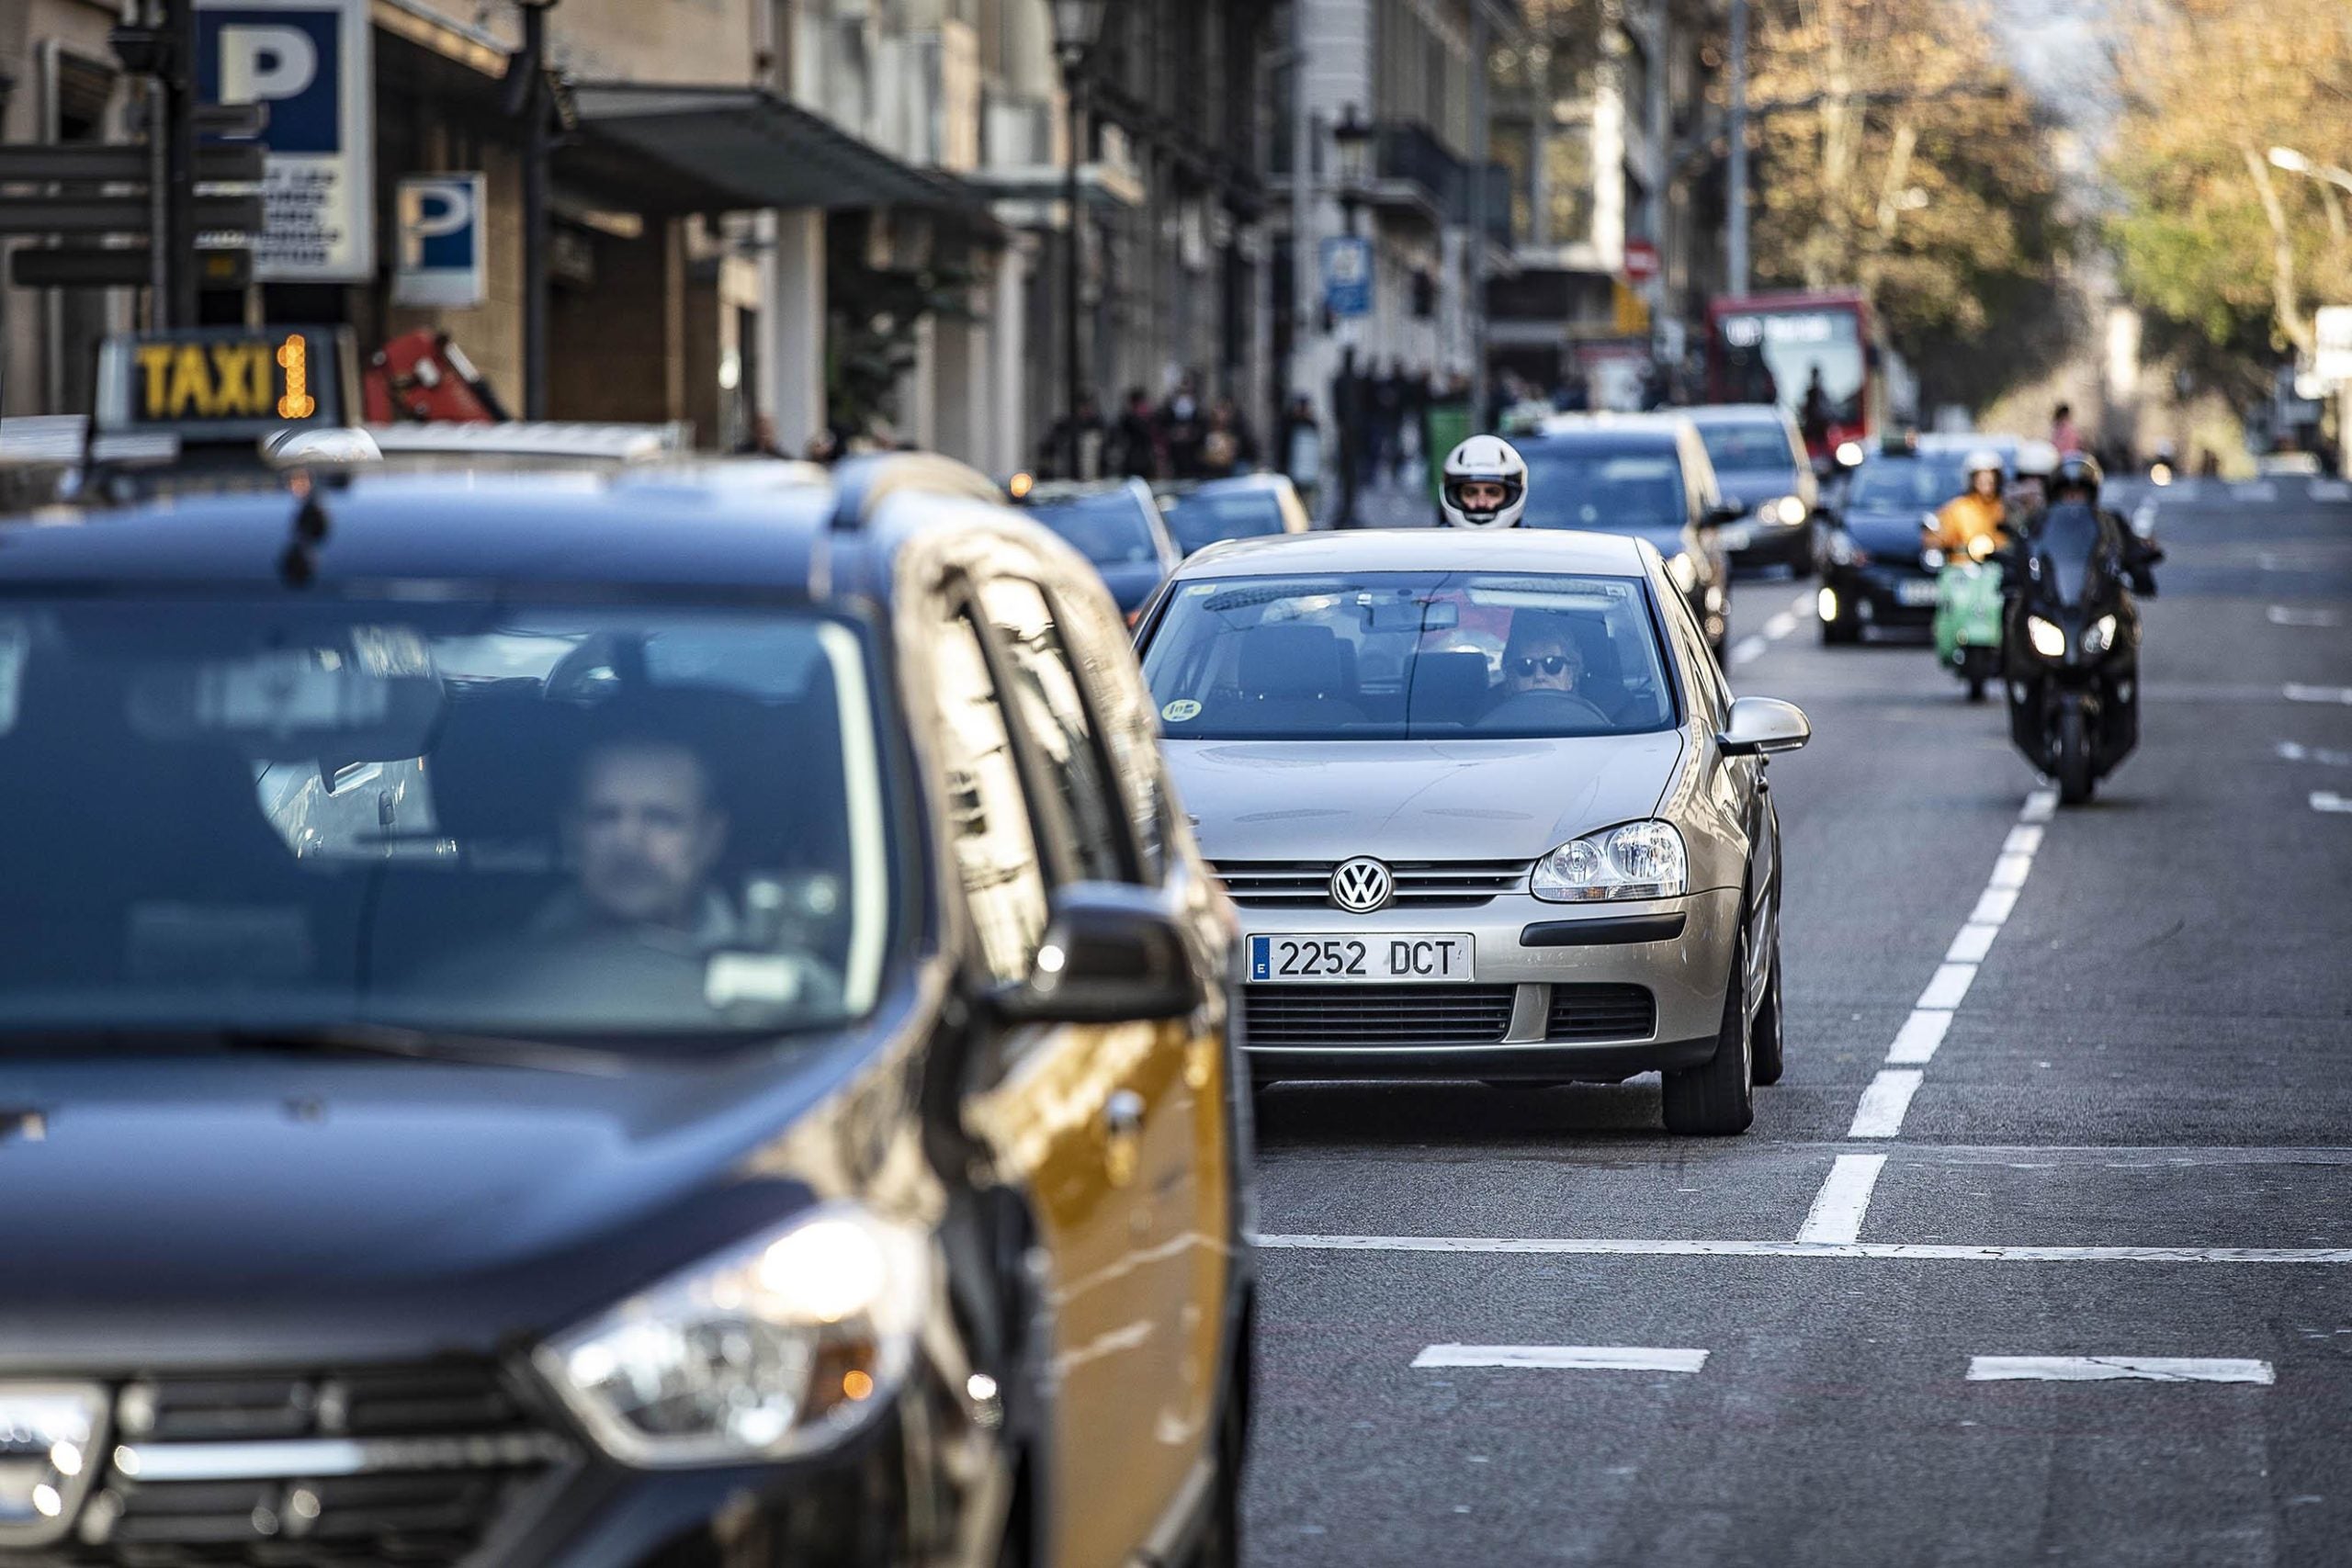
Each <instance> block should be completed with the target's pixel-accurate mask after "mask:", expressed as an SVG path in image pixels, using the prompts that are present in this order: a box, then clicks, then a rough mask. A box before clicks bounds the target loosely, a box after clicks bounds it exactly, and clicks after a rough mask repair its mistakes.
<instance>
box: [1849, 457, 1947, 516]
mask: <svg viewBox="0 0 2352 1568" xmlns="http://www.w3.org/2000/svg"><path fill="white" fill-rule="evenodd" d="M1967 488H1968V475H1967V474H1966V473H1965V472H1963V471H1962V459H1960V458H1954V459H1952V460H1951V461H1950V462H1929V461H1928V460H1927V459H1926V458H1924V457H1873V458H1871V460H1870V461H1869V462H1866V463H1864V464H1863V465H1862V466H1861V468H1860V470H1859V471H1857V472H1856V473H1855V475H1854V480H1853V485H1852V488H1850V489H1849V490H1848V491H1847V492H1846V507H1847V509H1848V510H1849V511H1861V512H1920V511H1929V512H1932V511H1933V510H1935V509H1936V508H1937V507H1939V506H1941V505H1942V504H1943V503H1944V502H1947V501H1950V500H1951V499H1952V498H1953V497H1954V496H1957V495H1959V494H1960V493H1961V492H1962V491H1965V490H1966V489H1967Z"/></svg>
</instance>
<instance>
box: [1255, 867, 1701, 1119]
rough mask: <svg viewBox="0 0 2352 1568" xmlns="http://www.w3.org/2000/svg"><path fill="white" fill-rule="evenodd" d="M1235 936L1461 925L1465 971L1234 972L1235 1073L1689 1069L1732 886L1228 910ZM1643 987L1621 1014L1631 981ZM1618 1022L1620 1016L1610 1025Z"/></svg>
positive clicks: (1373, 936)
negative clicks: (1641, 895)
mask: <svg viewBox="0 0 2352 1568" xmlns="http://www.w3.org/2000/svg"><path fill="white" fill-rule="evenodd" d="M1240 914H1241V919H1242V930H1243V936H1244V940H1243V942H1242V944H1241V951H1242V953H1243V954H1244V955H1245V962H1246V955H1247V953H1248V952H1249V950H1250V942H1249V941H1248V938H1249V937H1250V936H1254V935H1305V936H1329V937H1345V938H1357V939H1362V940H1365V941H1368V942H1371V941H1386V940H1390V939H1393V938H1396V937H1398V936H1403V935H1408V934H1413V935H1419V934H1453V933H1456V932H1463V933H1467V934H1468V935H1469V936H1470V938H1471V940H1472V944H1473V957H1472V973H1471V976H1470V978H1469V979H1468V980H1466V981H1439V982H1429V983H1416V984H1393V983H1379V982H1373V983H1363V982H1342V983H1329V982H1310V983H1306V984H1292V983H1274V982H1265V981H1257V982H1251V981H1249V980H1247V978H1246V971H1245V975H1244V976H1242V977H1241V978H1242V980H1243V983H1242V985H1241V987H1240V990H1241V995H1242V1012H1243V1030H1242V1035H1243V1048H1244V1051H1245V1052H1246V1054H1247V1056H1248V1060H1249V1063H1250V1074H1251V1077H1253V1078H1254V1079H1255V1080H1256V1081H1258V1082H1261V1083H1264V1082H1270V1081H1273V1080H1276V1079H1285V1078H1343V1077H1345V1078H1352V1077H1419V1078H1430V1077H1474V1078H1495V1079H1510V1078H1521V1079H1541V1080H1555V1079H1565V1078H1591V1079H1599V1080H1614V1079H1618V1078H1623V1077H1631V1076H1633V1075H1634V1074H1636V1073H1642V1072H1650V1071H1658V1070H1673V1069H1677V1068H1682V1067H1691V1066H1698V1065H1700V1064H1701V1063H1702V1062H1705V1061H1706V1060H1708V1059H1709V1058H1710V1057H1711V1056H1712V1055H1713V1054H1714V1049H1715V1040H1716V1036H1717V1034H1718V1032H1720V1030H1721V1028H1722V1024H1723V1016H1724V992H1725V989H1726V987H1727V986H1728V984H1729V982H1730V976H1731V967H1732V957H1733V953H1734V949H1735V945H1736V939H1737V931H1738V928H1739V894H1738V890H1737V889H1736V888H1722V889H1718V890H1715V891H1713V892H1708V893H1701V894H1693V895H1691V896H1690V897H1682V898H1668V899H1656V900H1650V901H1646V902H1641V903H1626V904H1600V905H1574V904H1550V903H1545V902H1544V901H1542V900H1540V899H1537V898H1535V897H1532V896H1529V895H1527V894H1523V893H1521V894H1513V895H1508V896H1505V897H1498V898H1495V899H1493V900H1491V901H1490V902H1488V903H1487V904H1485V905H1483V906H1480V907H1478V908H1427V907H1419V906H1413V905H1405V906H1398V907H1392V908H1387V909H1384V910H1382V911H1380V912H1379V913H1377V914H1373V915H1351V914H1348V913H1346V912H1345V911H1342V910H1340V909H1335V908H1252V907H1249V906H1244V907H1243V908H1241V910H1240ZM1634 990H1638V991H1639V992H1641V993H1644V994H1645V996H1646V998H1647V1000H1648V1016H1647V1017H1646V1018H1645V1019H1642V1020H1640V1021H1641V1022H1643V1023H1645V1027H1639V1028H1635V1027H1631V1026H1630V1023H1631V1021H1634V1019H1635V1018H1636V1013H1635V1011H1634V1010H1633V1008H1632V1003H1633V995H1632V993H1633V991H1634ZM1619 1024H1626V1025H1627V1026H1626V1027H1616V1025H1619Z"/></svg>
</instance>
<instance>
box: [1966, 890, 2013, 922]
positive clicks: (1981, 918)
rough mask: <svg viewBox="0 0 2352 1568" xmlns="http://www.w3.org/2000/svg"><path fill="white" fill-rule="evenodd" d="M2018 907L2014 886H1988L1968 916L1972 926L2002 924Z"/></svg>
mask: <svg viewBox="0 0 2352 1568" xmlns="http://www.w3.org/2000/svg"><path fill="white" fill-rule="evenodd" d="M2017 907H2018V890H2017V889H2016V888H2014V887H1988V888H1986V889H1985V896H1984V897H1981V898H1979V899H1977V900H1976V909H1975V912H1974V913H1973V914H1971V915H1970V916H1969V917H1968V923H1969V924H1970V925H1972V926H2002V925H2007V924H2008V921H2009V916H2010V914H2011V912H2012V911H2014V910H2015V909H2016V908H2017Z"/></svg>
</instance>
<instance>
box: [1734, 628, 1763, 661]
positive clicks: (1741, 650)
mask: <svg viewBox="0 0 2352 1568" xmlns="http://www.w3.org/2000/svg"><path fill="white" fill-rule="evenodd" d="M1770 646H1772V645H1771V644H1770V643H1768V642H1766V641H1765V640H1764V639H1763V638H1762V637H1756V636H1752V635H1751V636H1748V637H1741V638H1740V639H1739V641H1737V642H1736V643H1735V644H1733V645H1732V650H1731V661H1732V662H1733V663H1734V664H1751V663H1754V662H1755V661H1756V660H1758V659H1761V658H1763V657H1764V650H1765V649H1768V648H1770Z"/></svg>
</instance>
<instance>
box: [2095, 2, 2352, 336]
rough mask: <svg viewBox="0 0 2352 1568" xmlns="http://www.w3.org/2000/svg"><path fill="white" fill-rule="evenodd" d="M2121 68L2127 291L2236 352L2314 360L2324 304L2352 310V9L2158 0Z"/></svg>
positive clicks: (2131, 30)
mask: <svg viewBox="0 0 2352 1568" xmlns="http://www.w3.org/2000/svg"><path fill="white" fill-rule="evenodd" d="M2118 67H2119V69H2118V73H2117V76H2118V80H2119V81H2120V83H2121V84H2122V85H2123V88H2124V92H2125V101H2124V110H2123V114H2122V116H2121V117H2120V120H2119V122H2118V125H2117V130H2116V134H2115V136H2114V138H2113V141H2112V145H2111V149H2110V151H2109V156H2108V160H2107V174H2108V176H2109V180H2110V181H2111V183H2112V184H2113V186H2114V187H2115V190H2116V193H2117V196H2118V197H2119V198H2120V205H2119V209H2118V210H2117V212H2116V213H2115V214H2114V216H2113V217H2112V218H2111V219H2110V220H2109V223H2108V237H2109V243H2111V245H2112V246H2113V248H2114V251H2115V254H2116V258H2117V265H2118V274H2119V279H2120V282H2121V284H2122V286H2123V288H2124V290H2125V292H2126V294H2127V295H2128V296H2129V297H2130V298H2131V299H2133V300H2134V301H2135V302H2137V303H2138V304H2140V305H2141V306H2142V307H2143V309H2144V310H2149V311H2152V312H2154V313H2155V314H2156V315H2158V316H2160V317H2162V318H2164V319H2165V321H2166V322H2167V324H2168V325H2169V326H2170V327H2171V328H2173V329H2174V330H2175V331H2176V332H2177V333H2178V334H2179V335H2185V336H2188V337H2190V338H2192V339H2194V340H2196V341H2198V342H2199V343H2201V344H2203V345H2204V346H2206V347H2207V348H2209V349H2211V350H2213V351H2216V352H2217V353H2219V354H2220V355H2222V356H2225V357H2231V358H2239V359H2245V360H2252V359H2265V358H2267V357H2268V355H2269V354H2271V353H2274V352H2276V351H2278V350H2280V349H2285V348H2288V347H2294V348H2298V349H2301V350H2304V351H2306V352H2308V351H2309V349H2310V348H2311V346H2312V321H2311V311H2312V307H2313V306H2315V305H2320V304H2352V237H2347V229H2346V203H2352V193H2346V192H2345V191H2341V190H2338V189H2337V188H2335V186H2332V185H2330V184H2329V183H2328V180H2327V178H2326V177H2325V173H2326V171H2327V169H2328V168H2329V167H2331V166H2340V165H2343V164H2352V6H2345V5H2344V4H2342V0H2262V3H2261V4H2256V3H2255V0H2143V4H2142V5H2141V6H2140V7H2139V8H2138V9H2137V11H2136V12H2134V13H2131V15H2130V17H2129V23H2128V26H2127V27H2126V28H2124V30H2123V32H2122V35H2121V43H2120V49H2119V51H2118ZM2273 148H2279V149H2284V150H2285V155H2286V159H2287V161H2288V162H2290V163H2293V162H2295V161H2296V157H2297V155H2300V156H2301V160H2303V161H2305V162H2307V164H2309V166H2310V170H2311V172H2309V173H2302V172H2297V171H2296V170H2294V169H2291V168H2281V167H2279V166H2278V164H2277V163H2275V162H2274V161H2273V158H2272V149H2273ZM2346 177H2347V178H2352V176H2346Z"/></svg>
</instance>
